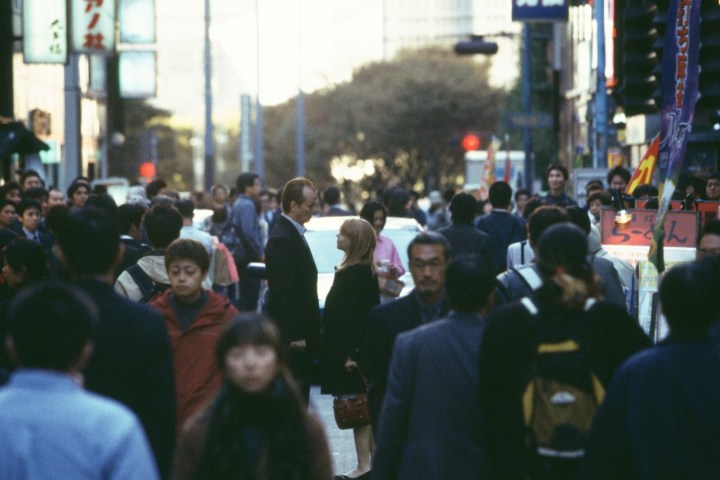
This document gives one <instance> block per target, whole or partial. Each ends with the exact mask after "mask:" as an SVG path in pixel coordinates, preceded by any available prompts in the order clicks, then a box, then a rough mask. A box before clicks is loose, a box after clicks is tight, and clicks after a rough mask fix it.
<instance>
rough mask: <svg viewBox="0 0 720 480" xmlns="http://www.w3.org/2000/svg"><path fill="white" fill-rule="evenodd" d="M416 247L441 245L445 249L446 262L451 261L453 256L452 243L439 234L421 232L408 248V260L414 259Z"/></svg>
mask: <svg viewBox="0 0 720 480" xmlns="http://www.w3.org/2000/svg"><path fill="white" fill-rule="evenodd" d="M415 245H440V246H441V247H442V249H443V255H444V256H445V260H450V258H451V256H452V248H451V247H450V242H448V241H447V239H446V238H445V237H444V236H442V235H440V234H439V233H437V232H420V233H418V234H417V235H415V238H413V239H412V240H410V243H408V246H407V254H408V258H409V259H412V249H413V247H414V246H415Z"/></svg>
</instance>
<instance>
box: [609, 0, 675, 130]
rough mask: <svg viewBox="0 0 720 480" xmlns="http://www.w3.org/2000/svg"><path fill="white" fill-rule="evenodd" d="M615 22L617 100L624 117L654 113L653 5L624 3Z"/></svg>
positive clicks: (655, 9) (627, 0)
mask: <svg viewBox="0 0 720 480" xmlns="http://www.w3.org/2000/svg"><path fill="white" fill-rule="evenodd" d="M618 13H619V14H620V15H621V18H622V21H621V22H618V23H619V25H618V34H617V42H618V45H617V48H616V52H618V56H617V60H618V62H617V64H616V67H617V71H618V77H620V78H619V79H618V80H619V92H618V100H619V102H618V103H619V104H620V105H622V106H623V110H624V112H625V115H627V116H632V115H640V114H652V113H657V112H658V108H657V105H656V104H655V102H654V101H653V95H654V94H655V92H656V89H657V88H658V86H659V85H660V81H659V77H658V76H657V75H656V72H655V68H656V66H659V65H660V61H661V57H659V56H658V52H657V47H658V45H657V43H656V40H657V39H658V30H657V28H656V25H655V23H654V22H655V21H656V17H657V16H658V15H660V16H664V15H666V14H667V13H666V11H664V12H661V13H658V7H657V5H655V3H654V2H649V1H647V0H641V1H638V0H625V1H624V3H623V5H622V9H621V12H618ZM660 40H662V37H660Z"/></svg>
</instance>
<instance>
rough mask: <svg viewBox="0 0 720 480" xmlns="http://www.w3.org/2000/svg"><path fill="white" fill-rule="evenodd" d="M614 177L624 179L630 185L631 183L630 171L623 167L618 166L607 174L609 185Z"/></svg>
mask: <svg viewBox="0 0 720 480" xmlns="http://www.w3.org/2000/svg"><path fill="white" fill-rule="evenodd" d="M614 177H620V178H622V179H623V180H624V181H625V183H628V182H629V181H630V177H631V174H630V170H628V169H627V168H625V167H623V166H622V165H618V166H617V167H615V168H613V169H611V170H610V171H609V172H608V174H607V184H608V185H610V183H612V179H613V178H614Z"/></svg>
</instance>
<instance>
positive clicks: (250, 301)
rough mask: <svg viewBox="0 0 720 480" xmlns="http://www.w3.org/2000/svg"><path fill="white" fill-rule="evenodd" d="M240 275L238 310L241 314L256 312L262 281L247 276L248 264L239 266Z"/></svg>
mask: <svg viewBox="0 0 720 480" xmlns="http://www.w3.org/2000/svg"><path fill="white" fill-rule="evenodd" d="M238 273H239V274H240V298H239V300H238V310H240V311H241V312H248V311H251V312H254V311H255V310H256V309H257V303H258V296H259V295H260V279H259V278H253V277H251V276H250V275H248V274H247V264H245V265H238Z"/></svg>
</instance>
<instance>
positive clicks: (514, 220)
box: [475, 182, 527, 275]
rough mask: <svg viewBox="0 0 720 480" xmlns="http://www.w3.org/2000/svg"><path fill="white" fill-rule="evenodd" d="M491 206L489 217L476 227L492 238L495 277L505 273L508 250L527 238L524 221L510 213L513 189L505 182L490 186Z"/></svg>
mask: <svg viewBox="0 0 720 480" xmlns="http://www.w3.org/2000/svg"><path fill="white" fill-rule="evenodd" d="M489 195H490V204H491V205H492V207H493V209H492V212H490V214H489V215H485V216H484V217H480V218H478V220H477V222H476V223H475V226H476V227H477V228H478V230H480V231H481V232H484V233H486V234H488V235H489V236H490V244H491V245H492V258H493V261H492V266H493V270H494V272H495V275H497V274H498V273H501V272H503V271H505V267H506V265H507V249H508V246H509V245H510V244H511V243H515V242H522V241H523V240H525V239H526V238H527V232H526V229H525V224H524V223H523V221H522V220H521V219H520V218H519V217H517V216H515V215H513V214H512V213H510V200H511V199H512V188H511V187H510V185H508V184H507V183H505V182H495V183H493V184H492V185H491V186H490V192H489Z"/></svg>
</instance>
